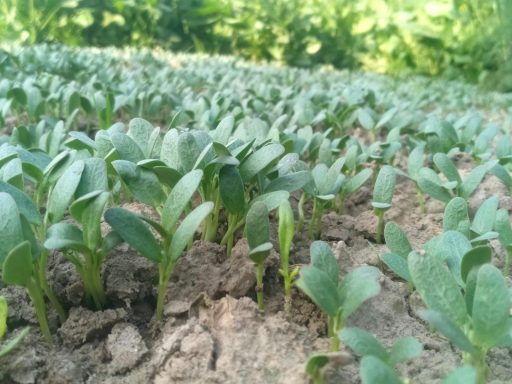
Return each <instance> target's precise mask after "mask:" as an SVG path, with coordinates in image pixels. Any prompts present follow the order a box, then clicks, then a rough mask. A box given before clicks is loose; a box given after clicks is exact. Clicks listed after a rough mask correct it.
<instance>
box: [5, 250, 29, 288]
mask: <svg viewBox="0 0 512 384" xmlns="http://www.w3.org/2000/svg"><path fill="white" fill-rule="evenodd" d="M33 270H34V265H33V262H32V252H31V250H30V242H28V241H24V242H22V243H20V244H19V245H17V246H16V247H15V248H13V249H12V250H11V251H10V252H9V254H8V255H7V257H6V258H5V260H4V263H3V267H2V276H3V279H4V283H5V284H11V285H21V286H26V285H27V283H28V281H29V279H30V278H31V277H32V272H33Z"/></svg>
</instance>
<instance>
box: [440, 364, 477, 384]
mask: <svg viewBox="0 0 512 384" xmlns="http://www.w3.org/2000/svg"><path fill="white" fill-rule="evenodd" d="M443 384H477V381H476V369H475V368H473V367H471V366H469V365H465V366H463V367H459V368H457V369H456V370H455V371H453V372H452V373H450V374H449V375H448V376H446V377H445V378H444V380H443Z"/></svg>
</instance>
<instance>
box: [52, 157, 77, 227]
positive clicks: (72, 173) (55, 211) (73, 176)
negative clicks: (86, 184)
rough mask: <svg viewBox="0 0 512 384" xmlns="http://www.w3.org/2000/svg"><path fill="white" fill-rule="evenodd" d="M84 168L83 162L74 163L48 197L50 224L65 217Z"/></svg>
mask: <svg viewBox="0 0 512 384" xmlns="http://www.w3.org/2000/svg"><path fill="white" fill-rule="evenodd" d="M84 168H85V164H84V162H83V161H82V160H79V161H76V162H74V163H73V164H71V165H70V166H69V168H68V169H66V170H65V171H64V173H63V174H62V176H61V177H60V178H59V179H58V180H57V183H55V186H54V187H53V188H52V190H51V193H50V196H49V197H48V220H49V222H50V223H55V222H57V221H60V219H62V217H63V216H64V213H65V212H66V209H67V207H68V205H69V203H70V202H71V200H72V199H73V196H74V195H75V191H76V189H77V187H78V184H79V183H80V179H81V177H82V172H83V171H84Z"/></svg>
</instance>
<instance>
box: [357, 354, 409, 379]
mask: <svg viewBox="0 0 512 384" xmlns="http://www.w3.org/2000/svg"><path fill="white" fill-rule="evenodd" d="M359 373H360V375H361V381H362V383H363V384H402V380H401V379H400V377H399V376H398V374H397V373H396V372H395V371H394V370H393V368H391V367H390V366H389V365H387V364H386V363H384V362H383V361H382V360H381V359H379V358H378V357H375V356H365V357H363V359H362V360H361V364H360V365H359Z"/></svg>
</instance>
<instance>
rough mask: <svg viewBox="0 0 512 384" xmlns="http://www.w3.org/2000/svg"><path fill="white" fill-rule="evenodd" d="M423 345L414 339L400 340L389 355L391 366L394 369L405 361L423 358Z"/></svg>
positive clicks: (403, 338)
mask: <svg viewBox="0 0 512 384" xmlns="http://www.w3.org/2000/svg"><path fill="white" fill-rule="evenodd" d="M422 352H423V345H421V343H420V342H419V341H418V340H416V339H415V338H414V337H402V338H401V339H399V340H398V341H397V342H396V343H395V344H393V347H392V348H391V351H390V353H389V365H391V366H392V367H394V366H395V365H396V364H398V363H401V362H403V361H407V360H411V359H414V358H416V357H418V356H421V353H422Z"/></svg>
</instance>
